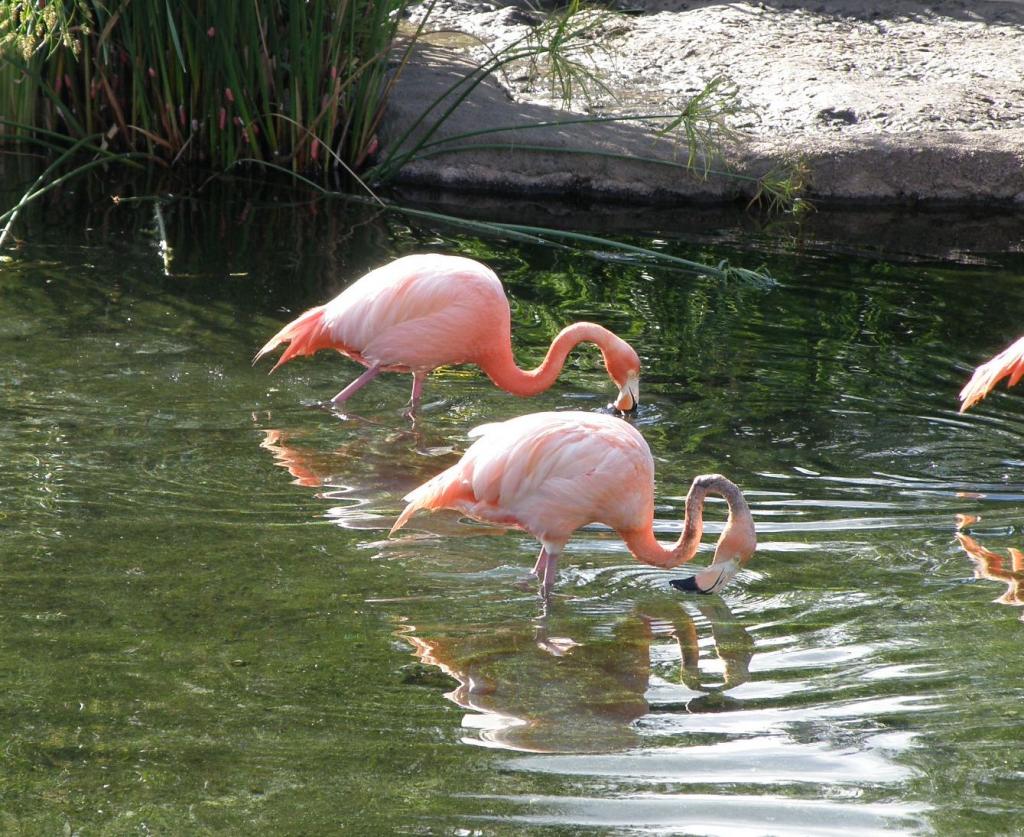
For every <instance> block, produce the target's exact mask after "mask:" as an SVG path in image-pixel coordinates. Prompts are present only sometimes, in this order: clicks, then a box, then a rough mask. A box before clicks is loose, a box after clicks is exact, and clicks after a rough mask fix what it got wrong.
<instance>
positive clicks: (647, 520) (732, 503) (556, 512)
mask: <svg viewBox="0 0 1024 837" xmlns="http://www.w3.org/2000/svg"><path fill="white" fill-rule="evenodd" d="M470 436H475V437H477V440H476V441H475V442H474V443H473V444H472V445H471V446H470V448H469V450H467V451H466V452H465V454H463V456H462V459H460V460H459V461H458V462H457V463H455V464H454V465H452V466H451V467H450V468H449V469H448V470H446V471H444V472H442V473H440V474H438V475H437V476H436V477H434V478H433V479H431V480H428V481H427V482H425V483H424V484H423V485H421V486H420V487H419V488H417V489H415V490H414V491H412V492H411V493H410V494H408V495H407V496H406V497H405V499H406V501H408V505H407V506H406V507H405V511H403V512H402V514H401V515H400V516H399V518H398V520H397V521H396V522H395V525H394V527H393V528H392V529H391V531H392V533H394V532H395V531H396V530H397V529H401V528H402V526H404V525H405V524H406V523H407V522H408V521H409V518H411V517H412V516H413V514H415V513H416V512H417V511H418V510H419V509H456V510H458V511H460V512H463V513H464V514H467V515H469V516H470V517H473V518H476V519H477V520H481V521H483V522H485V523H493V524H495V525H498V526H512V527H516V528H519V529H524V530H526V531H527V532H529V533H530V534H531V535H533V536H534V537H535V538H537V540H539V541H540V542H541V550H540V555H539V556H538V558H537V563H536V565H535V566H534V568H533V574H534V575H535V576H537V578H539V579H540V582H541V595H543V596H545V597H546V596H547V595H548V593H549V592H550V590H551V587H552V585H553V583H554V579H555V571H556V563H557V561H558V557H559V555H560V554H561V552H562V549H563V547H564V546H565V544H566V542H567V541H568V540H569V537H570V536H571V535H572V533H573V532H574V531H575V530H576V529H579V528H580V527H581V526H584V525H586V524H588V523H604V524H605V525H607V526H610V527H611V528H612V529H614V530H615V531H616V532H617V533H618V534H619V536H620V537H621V538H622V539H623V540H624V541H625V542H626V546H627V547H628V548H629V551H630V552H632V553H633V555H634V556H635V557H636V558H637V559H638V560H640V561H643V562H644V563H647V564H652V565H654V566H656V567H665V568H671V567H676V566H678V565H679V564H682V563H683V562H685V561H689V560H690V559H691V558H693V556H694V555H695V554H696V553H697V547H698V546H699V544H700V538H701V535H702V533H703V530H704V525H703V510H704V498H705V497H706V496H707V495H708V494H719V495H721V496H722V497H724V498H725V500H726V502H727V503H728V504H729V518H728V521H727V523H726V525H725V529H724V531H723V532H722V534H721V536H720V537H719V539H718V544H717V545H716V546H715V557H714V559H713V560H712V563H711V565H710V566H709V567H707V568H706V569H704V570H702V571H701V572H699V573H697V575H696V576H693V577H692V578H685V579H677V580H673V581H672V584H673V586H676V587H679V588H680V589H683V590H691V591H695V592H700V593H713V592H717V591H718V590H720V589H722V587H724V586H725V584H726V583H727V582H728V581H729V580H730V579H731V578H732V577H733V576H734V575H735V574H736V573H737V572H738V570H739V568H740V567H741V566H743V565H744V564H745V563H746V562H747V561H748V560H749V558H750V557H751V555H753V554H754V549H755V547H756V545H757V538H756V535H755V533H754V521H753V518H752V517H751V514H750V508H749V506H748V505H747V502H746V500H745V499H744V497H743V494H742V493H741V492H740V490H739V488H738V487H737V486H736V485H735V484H734V483H732V482H730V481H729V480H728V479H726V478H725V477H723V476H721V475H720V474H705V475H703V476H699V477H697V478H696V479H694V481H693V484H692V485H691V486H690V491H689V493H688V494H687V495H686V517H685V520H684V521H683V532H682V535H680V537H679V540H678V541H677V542H676V543H675V544H674V545H673V546H671V547H666V546H663V545H662V544H661V543H659V542H658V541H657V539H656V538H655V537H654V531H653V524H654V459H653V458H652V456H651V451H650V448H648V446H647V442H646V441H644V437H643V436H641V435H640V433H639V432H638V431H637V430H636V428H634V427H633V426H632V425H630V424H628V423H627V422H625V421H622V420H621V419H619V418H616V417H614V416H608V415H602V414H599V413H583V412H559V413H532V414H529V415H525V416H520V417H519V418H514V419H510V420H509V421H504V422H500V423H495V424H485V425H483V426H482V427H477V428H476V429H475V430H473V431H471V432H470Z"/></svg>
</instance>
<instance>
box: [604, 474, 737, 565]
mask: <svg viewBox="0 0 1024 837" xmlns="http://www.w3.org/2000/svg"><path fill="white" fill-rule="evenodd" d="M708 494H718V495H720V496H722V497H724V498H725V501H726V503H727V504H728V506H729V519H728V520H727V521H726V524H725V528H724V529H723V530H722V534H721V536H719V538H718V543H717V544H716V545H715V557H714V563H717V562H720V561H727V560H732V559H738V560H739V561H740V562H741V563H744V562H746V561H747V559H748V558H750V556H751V555H752V554H753V552H754V546H755V543H756V536H755V534H754V520H753V517H752V516H751V514H750V507H749V506H748V505H747V501H746V499H745V498H744V497H743V494H742V492H741V491H740V490H739V488H738V487H737V486H736V485H735V484H734V483H732V482H731V481H730V480H727V479H725V478H724V477H722V476H719V475H718V474H710V475H705V476H700V477H697V478H696V479H695V480H694V481H693V485H692V486H690V491H689V493H688V494H687V495H686V512H685V517H684V519H683V532H682V534H681V535H680V536H679V540H678V541H676V543H675V544H674V545H673V546H671V547H667V546H664V545H663V544H662V543H661V542H660V541H658V539H657V538H656V537H655V536H654V531H653V529H651V528H649V527H644V528H641V529H632V530H629V531H622V532H620V533H619V534H620V535H621V536H622V538H623V540H624V541H625V542H626V546H627V547H628V548H629V551H630V552H631V553H633V556H634V557H635V558H637V559H638V560H640V561H643V562H644V563H645V564H652V565H653V566H656V567H664V568H665V569H671V568H672V567H678V566H679V565H680V564H684V563H686V562H687V561H689V560H690V559H691V558H693V556H694V555H696V554H697V549H698V547H699V546H700V539H701V535H703V534H704V500H705V498H706V497H707V495H708Z"/></svg>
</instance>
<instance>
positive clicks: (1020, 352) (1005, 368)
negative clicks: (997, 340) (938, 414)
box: [960, 337, 1024, 413]
mask: <svg viewBox="0 0 1024 837" xmlns="http://www.w3.org/2000/svg"><path fill="white" fill-rule="evenodd" d="M1007 375H1009V376H1010V380H1009V381H1007V382H1006V385H1007V386H1008V387H1012V386H1015V385H1016V384H1017V382H1018V381H1019V380H1020V379H1021V377H1022V376H1024V337H1021V338H1020V339H1019V340H1018V341H1017V342H1016V343H1014V344H1013V345H1011V346H1009V347H1008V348H1006V349H1003V351H1001V352H1000V353H999V354H997V355H996V356H995V357H994V358H992V359H991V360H990V361H988V362H987V363H983V364H982V365H981V366H979V367H978V368H977V369H975V370H974V374H973V375H972V376H971V380H969V381H968V382H967V384H966V386H964V388H963V389H962V390H960V401H961V402H963V403H961V405H960V412H961V413H962V412H965V411H966V410H969V409H970V408H971V407H972V406H973V405H975V404H977V403H978V402H979V401H981V399H982V398H984V397H985V396H986V395H988V394H989V393H990V392H991V391H992V389H993V388H994V387H995V385H996V384H997V383H999V381H1000V380H1001V379H1002V378H1005V377H1006V376H1007Z"/></svg>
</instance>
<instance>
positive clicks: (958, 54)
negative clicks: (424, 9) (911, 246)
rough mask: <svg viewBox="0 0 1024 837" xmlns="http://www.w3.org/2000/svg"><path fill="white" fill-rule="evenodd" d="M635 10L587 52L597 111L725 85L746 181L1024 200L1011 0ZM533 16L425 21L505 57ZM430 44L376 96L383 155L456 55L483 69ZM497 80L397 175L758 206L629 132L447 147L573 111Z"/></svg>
mask: <svg viewBox="0 0 1024 837" xmlns="http://www.w3.org/2000/svg"><path fill="white" fill-rule="evenodd" d="M628 7H629V8H628V11H629V13H628V14H622V15H617V16H616V18H615V22H614V25H613V26H612V27H611V28H610V29H609V31H608V32H607V37H606V41H607V43H606V44H602V46H603V47H606V48H602V49H600V50H595V52H594V53H593V55H594V57H595V58H594V60H595V61H596V63H597V67H598V69H600V71H601V73H602V77H603V78H604V79H605V81H606V83H607V84H608V86H609V87H610V88H611V90H612V91H614V93H615V97H614V98H612V97H610V96H609V97H603V98H602V99H599V100H592V101H591V102H590V103H589V104H588V106H587V110H586V112H587V113H591V114H618V113H652V112H665V111H668V110H671V109H673V108H676V109H678V107H680V106H681V105H682V104H684V103H685V101H686V100H687V99H688V98H689V97H690V96H692V95H693V93H694V92H696V91H698V90H700V89H701V87H702V86H703V85H704V84H705V83H706V82H707V81H709V80H710V79H712V78H714V77H716V76H723V77H725V78H726V79H728V81H729V82H731V83H732V84H733V85H735V87H736V89H737V91H738V95H739V101H740V103H741V104H742V105H743V111H742V112H741V114H740V115H739V117H738V118H735V119H734V122H733V127H734V129H735V130H736V131H737V132H738V133H737V137H736V139H735V140H733V141H731V142H730V143H729V144H728V145H727V146H725V159H724V165H725V167H727V168H728V169H730V170H731V171H733V172H736V173H739V174H741V175H746V176H747V177H749V178H752V179H756V178H759V177H761V176H763V175H764V174H766V173H767V172H769V171H771V170H772V169H774V168H777V167H778V166H781V165H785V164H787V163H791V162H793V161H796V160H799V161H800V162H801V163H802V164H803V166H804V167H805V170H806V173H807V181H806V182H807V191H806V194H807V196H808V197H809V198H810V199H811V200H813V201H815V202H818V203H824V204H831V203H835V204H918V205H982V206H996V205H1002V206H1010V207H1024V2H1022V0H1013V2H1011V1H1010V0H978V1H977V2H956V0H939V1H938V2H917V0H891V2H870V1H869V2H857V0H817V2H814V1H813V0H809V1H807V2H805V1H804V0H788V2H785V1H784V0H779V2H774V1H773V0H766V2H761V3H754V2H743V0H739V1H738V2H727V3H726V2H710V1H709V0H703V2H682V1H681V0H678V1H674V0H636V1H635V2H629V3H628ZM542 15H543V12H538V11H537V10H536V9H533V8H530V7H527V6H525V5H500V4H499V3H496V2H477V1H476V0H475V1H474V2H466V0H441V2H439V3H438V4H437V6H435V9H434V13H433V15H432V17H431V27H430V28H432V29H458V30H459V31H462V32H466V33H468V34H469V35H471V36H473V38H474V39H478V42H479V43H485V44H487V45H490V46H499V47H500V45H501V44H503V43H507V42H508V41H509V40H510V39H512V38H515V37H518V36H520V35H522V34H523V33H525V32H526V31H528V27H530V26H533V25H536V24H537V22H538V21H539V20H540V18H541V16H542ZM432 40H435V41H438V42H435V43H434V44H433V45H432V46H430V47H429V48H424V49H422V50H420V51H419V53H418V55H417V58H416V60H415V61H414V62H413V63H412V64H411V65H410V66H409V67H407V68H406V71H405V73H404V74H403V76H402V78H401V80H400V82H399V84H398V85H396V89H395V91H394V93H393V95H392V98H391V100H390V102H389V106H388V111H387V114H386V116H385V120H384V123H383V125H382V130H381V140H382V144H383V147H384V148H385V149H386V150H388V151H391V150H393V145H394V143H395V142H396V139H397V138H398V137H400V136H401V135H402V134H403V133H404V132H405V130H406V127H407V126H409V125H411V124H412V123H413V122H414V121H415V120H416V119H417V118H418V117H419V115H420V114H421V113H422V111H423V109H424V107H425V105H426V104H427V103H429V102H430V101H432V100H433V99H435V98H436V97H437V96H439V95H441V94H442V93H443V92H444V91H445V90H446V89H448V88H449V87H450V86H451V84H452V83H453V82H454V81H456V80H458V78H459V77H460V76H461V75H463V74H465V73H466V72H467V67H468V66H469V65H467V63H466V62H467V61H473V60H480V59H479V56H480V49H481V47H479V46H478V45H474V44H475V42H474V41H473V40H470V39H467V38H463V39H456V38H453V39H450V43H449V44H448V45H445V43H444V38H438V39H432ZM603 40H605V39H603ZM452 44H454V45H456V46H452ZM467 44H469V45H467ZM503 83H504V86H503V84H499V83H498V82H497V81H494V80H489V81H488V82H487V83H485V84H482V85H480V86H479V87H478V88H477V89H476V90H475V91H474V93H473V95H471V96H470V97H469V99H467V100H466V101H464V102H463V103H462V104H461V105H460V106H459V107H458V108H457V110H456V111H455V113H454V114H453V115H452V117H450V118H449V119H448V120H447V121H445V122H444V123H443V124H442V125H441V126H440V127H439V129H438V131H437V133H436V134H434V135H433V137H432V140H433V141H435V142H438V141H442V142H440V144H437V145H434V146H433V147H432V150H433V152H434V153H433V154H432V156H427V157H424V158H422V159H419V160H416V161H414V162H412V163H410V164H408V165H407V166H406V167H405V169H404V170H403V173H402V178H401V179H402V181H403V182H405V183H409V184H416V185H420V186H430V187H444V188H447V189H457V190H469V191H483V192H488V193H491V194H495V193H497V194H507V195H528V196H530V197H534V198H536V197H541V196H544V195H557V196H560V197H563V198H576V197H579V198H591V199H595V198H596V199H604V200H613V201H625V202H630V203H646V204H659V205H673V204H676V205H678V204H683V203H692V202H705V203H708V202H722V201H737V200H744V199H749V198H750V197H751V195H752V194H753V191H754V188H755V186H754V181H753V180H737V179H733V178H723V177H716V176H714V175H712V176H709V177H697V176H694V175H692V174H687V173H685V172H682V171H681V170H680V169H679V168H677V167H672V166H667V165H663V164H659V163H658V162H657V161H668V162H678V161H679V160H680V159H683V160H685V149H680V147H679V145H678V143H676V142H674V141H672V140H670V139H666V138H661V137H658V136H655V135H653V134H652V133H650V132H649V131H645V130H644V129H643V128H641V127H639V126H638V125H637V124H636V123H603V124H575V125H570V126H565V127H562V128H557V127H556V128H552V127H550V126H548V127H535V128H533V129H531V130H514V131H508V132H501V133H489V134H478V135H477V136H475V137H471V138H468V139H458V137H459V136H460V135H462V134H466V133H469V132H472V131H478V130H480V129H481V128H497V127H503V126H523V125H536V124H537V123H543V122H551V121H562V120H565V119H571V118H573V117H574V116H578V115H579V113H575V114H574V113H572V112H569V111H565V110H559V109H558V108H557V107H556V105H555V103H553V102H552V101H551V100H550V98H549V97H548V96H547V92H546V90H545V89H543V88H542V87H531V86H530V85H529V83H528V82H527V81H526V79H525V77H519V78H517V77H513V78H512V79H511V80H509V79H507V78H506V79H503ZM427 127H428V126H427V125H426V124H425V125H423V126H421V127H420V129H419V130H420V131H423V130H426V129H427ZM500 145H503V146H505V147H503V148H497V147H495V146H500ZM525 146H529V148H527V147H525ZM455 147H457V148H458V149H459V150H457V151H455V150H452V149H453V148H455ZM609 154H616V155H618V154H628V155H630V156H632V157H634V158H636V159H635V160H631V161H623V160H621V159H618V158H613V157H611V156H608V155H609ZM641 158H644V159H641ZM716 165H721V164H716Z"/></svg>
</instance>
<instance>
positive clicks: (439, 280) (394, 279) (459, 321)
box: [324, 253, 509, 370]
mask: <svg viewBox="0 0 1024 837" xmlns="http://www.w3.org/2000/svg"><path fill="white" fill-rule="evenodd" d="M508 321H509V308H508V300H507V299H506V297H505V292H504V290H503V289H502V286H501V282H500V281H499V280H498V278H497V276H495V275H494V273H493V271H491V270H490V269H489V268H487V267H485V266H484V265H481V264H479V263H477V262H474V261H472V260H471V259H465V258H462V257H459V256H445V255H439V254H433V253H426V254H418V255H414V256H406V257H404V258H401V259H397V260H396V261H394V262H391V263H390V264H387V265H384V266H383V267H380V268H378V269H377V270H374V271H371V272H370V273H368V274H367V275H366V276H364V277H363V278H362V279H360V280H359V281H358V282H356V283H355V284H354V285H352V286H351V287H349V288H348V289H347V290H346V291H344V292H343V293H342V294H341V295H339V296H338V297H336V298H335V299H334V300H332V301H331V302H330V303H328V304H327V305H326V306H325V310H324V322H325V325H326V327H327V328H328V329H329V330H330V332H331V334H332V335H333V337H334V338H335V340H337V342H339V343H341V344H344V345H346V346H349V347H352V348H353V349H355V350H357V351H358V352H359V353H360V354H361V355H362V357H363V358H364V360H366V361H369V362H373V363H380V364H381V365H382V366H384V367H385V368H387V367H397V368H404V369H417V370H429V369H433V368H436V367H437V366H442V365H445V364H450V363H463V362H467V361H472V360H474V358H475V356H476V354H477V353H478V352H479V349H480V348H481V346H482V345H483V344H486V343H487V342H489V341H493V340H496V339H502V338H504V339H505V340H508V337H507V333H508V330H509V322H508ZM502 324H503V325H502Z"/></svg>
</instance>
